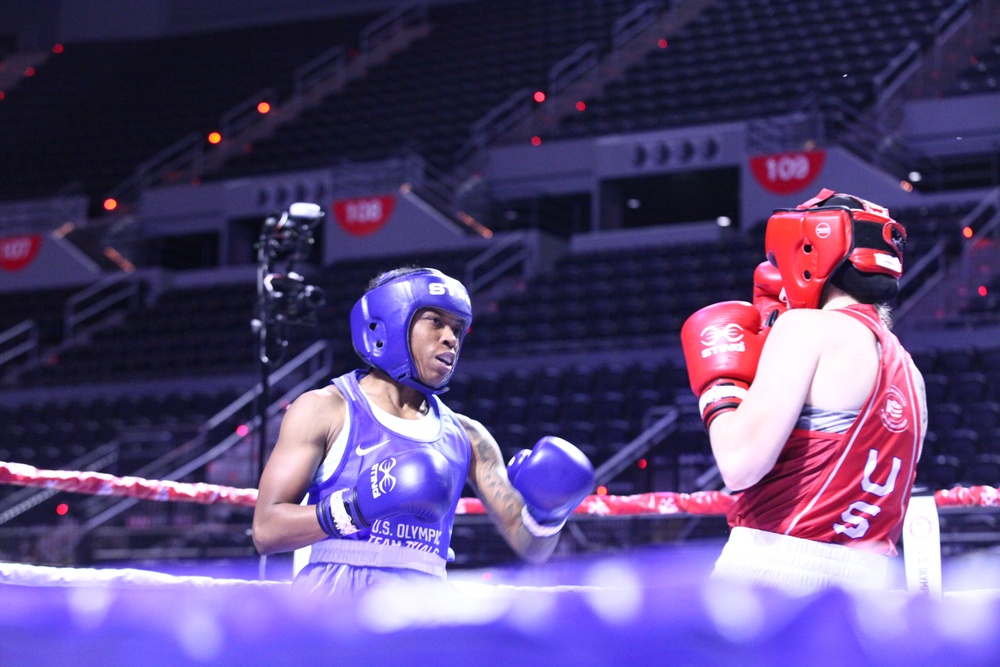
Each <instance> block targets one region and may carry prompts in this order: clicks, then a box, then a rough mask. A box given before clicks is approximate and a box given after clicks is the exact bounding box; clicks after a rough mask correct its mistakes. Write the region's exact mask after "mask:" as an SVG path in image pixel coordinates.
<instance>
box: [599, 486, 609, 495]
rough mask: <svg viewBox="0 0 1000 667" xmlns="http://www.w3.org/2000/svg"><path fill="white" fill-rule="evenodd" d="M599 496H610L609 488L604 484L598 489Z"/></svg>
mask: <svg viewBox="0 0 1000 667" xmlns="http://www.w3.org/2000/svg"><path fill="white" fill-rule="evenodd" d="M597 495H599V496H606V495H608V487H606V486H604V485H603V484H602V485H601V486H599V487H597Z"/></svg>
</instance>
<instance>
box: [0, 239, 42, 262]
mask: <svg viewBox="0 0 1000 667" xmlns="http://www.w3.org/2000/svg"><path fill="white" fill-rule="evenodd" d="M41 247H42V237H41V236H39V235H37V234H34V235H31V236H8V237H7V238H3V239H0V269H3V270H4V271H20V270H21V269H23V268H25V267H27V266H28V265H29V264H31V262H32V261H33V260H34V259H35V255H37V254H38V249H39V248H41Z"/></svg>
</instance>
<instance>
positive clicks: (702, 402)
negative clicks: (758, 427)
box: [698, 379, 750, 429]
mask: <svg viewBox="0 0 1000 667" xmlns="http://www.w3.org/2000/svg"><path fill="white" fill-rule="evenodd" d="M749 388H750V385H749V384H747V383H746V382H743V381H742V380H728V379H725V380H718V381H717V382H715V383H714V384H712V385H711V386H709V388H708V389H706V390H705V391H704V392H703V393H702V395H701V397H700V398H699V399H698V409H699V410H700V411H701V419H702V421H703V422H705V428H706V429H707V428H708V427H709V426H710V425H711V423H712V421H713V420H714V419H715V418H716V417H718V416H719V415H721V414H723V413H724V412H730V411H732V410H735V409H736V408H738V407H739V406H740V404H741V403H743V399H745V398H746V396H747V390H748V389H749Z"/></svg>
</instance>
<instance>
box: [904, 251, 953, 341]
mask: <svg viewBox="0 0 1000 667" xmlns="http://www.w3.org/2000/svg"><path fill="white" fill-rule="evenodd" d="M947 246H948V242H947V241H945V240H943V239H942V240H939V241H938V242H937V243H935V244H934V247H933V248H932V249H931V251H930V252H928V253H926V254H925V255H924V256H923V257H921V258H920V259H919V260H918V261H917V263H916V264H914V265H913V266H912V267H907V269H906V273H904V274H903V277H902V278H901V279H900V281H899V295H898V297H897V302H898V305H897V306H896V307H895V308H893V318H894V319H896V320H897V321H898V320H901V319H902V318H903V317H904V316H905V315H906V314H907V313H909V312H910V311H911V310H912V309H913V308H914V306H916V305H917V304H918V303H920V302H921V300H922V299H923V298H924V296H926V295H927V294H928V293H929V292H930V291H931V290H932V289H934V286H935V285H937V284H938V283H940V282H941V281H942V280H943V279H944V276H945V273H946V271H947V269H948V258H947V255H946V254H945V250H946V248H947Z"/></svg>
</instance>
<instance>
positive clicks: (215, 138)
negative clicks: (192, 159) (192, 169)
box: [208, 132, 222, 144]
mask: <svg viewBox="0 0 1000 667" xmlns="http://www.w3.org/2000/svg"><path fill="white" fill-rule="evenodd" d="M220 141H222V135H221V134H219V133H218V132H209V133H208V143H210V144H217V143H219V142H220Z"/></svg>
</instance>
